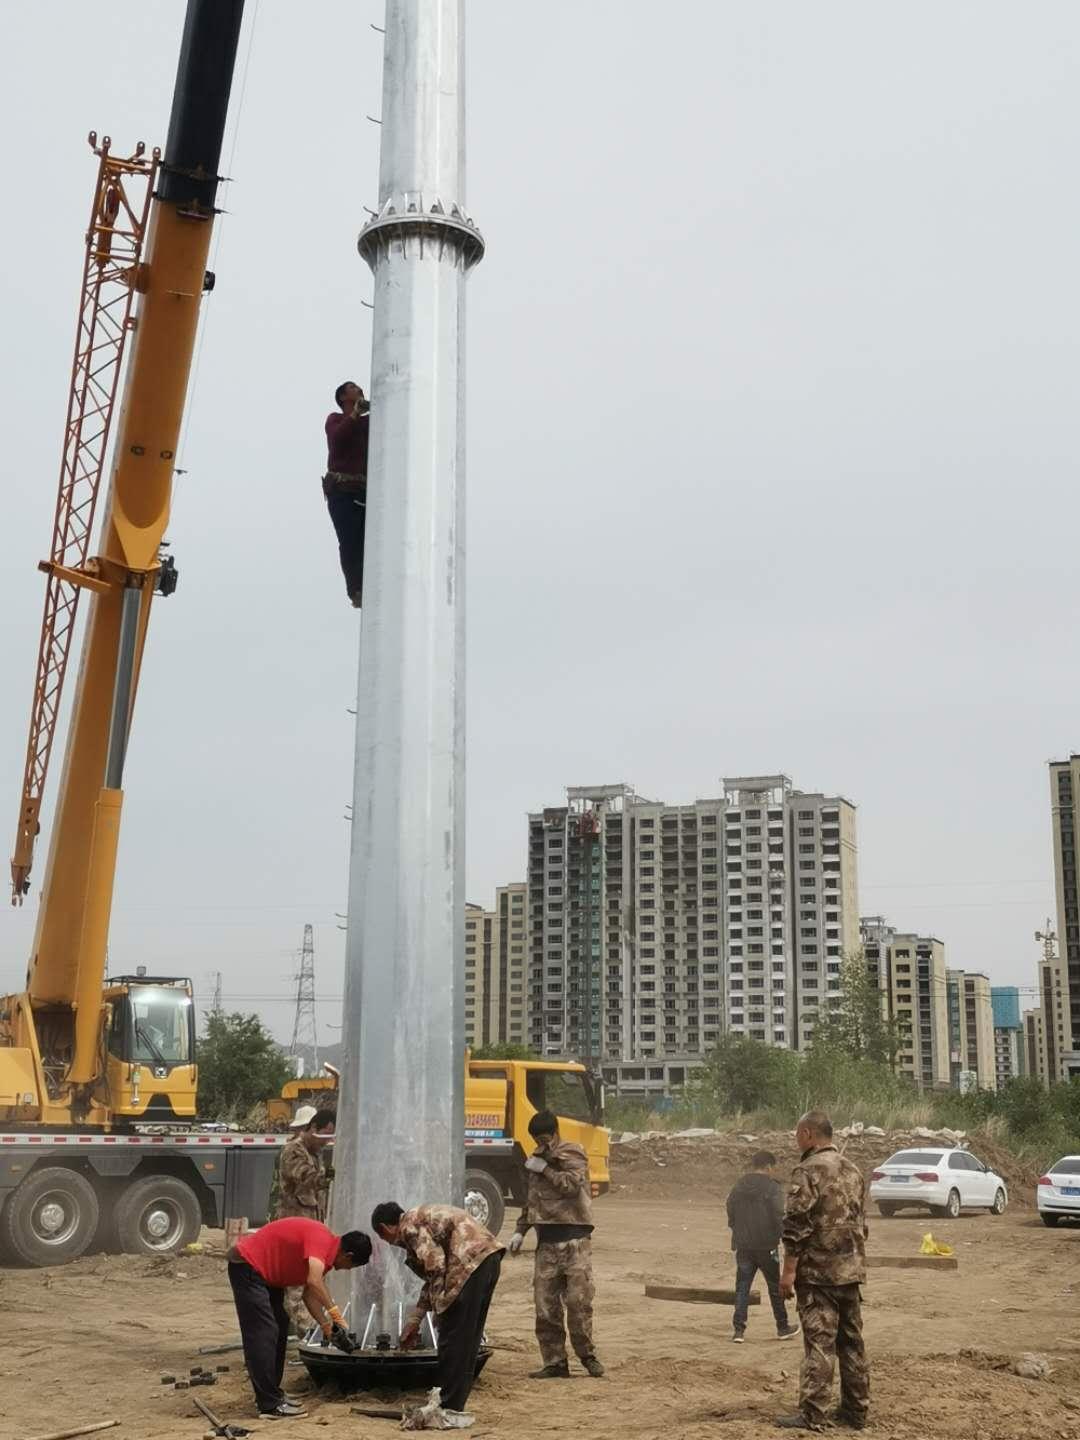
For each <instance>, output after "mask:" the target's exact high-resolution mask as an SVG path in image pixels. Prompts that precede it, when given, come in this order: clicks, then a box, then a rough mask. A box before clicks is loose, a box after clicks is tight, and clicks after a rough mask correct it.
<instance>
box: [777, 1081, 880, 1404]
mask: <svg viewBox="0 0 1080 1440" xmlns="http://www.w3.org/2000/svg"><path fill="white" fill-rule="evenodd" d="M795 1142H796V1144H797V1145H798V1147H799V1151H800V1154H801V1159H800V1161H799V1163H798V1165H796V1167H795V1169H794V1171H793V1172H792V1176H791V1188H790V1189H789V1191H788V1197H787V1204H786V1206H785V1208H784V1226H783V1232H782V1239H783V1242H784V1269H783V1273H782V1274H781V1276H780V1293H781V1295H782V1296H783V1297H784V1298H785V1299H786V1300H790V1299H792V1297H794V1298H795V1299H796V1300H797V1302H798V1307H799V1319H800V1320H801V1321H802V1330H803V1348H804V1353H803V1363H802V1368H801V1370H800V1372H799V1410H798V1413H797V1414H795V1415H786V1416H784V1417H783V1418H782V1419H780V1420H778V1421H777V1424H778V1425H779V1426H781V1428H783V1429H787V1430H821V1429H824V1428H826V1427H827V1426H828V1424H829V1421H830V1420H833V1421H836V1422H837V1423H839V1424H841V1425H847V1426H850V1428H851V1429H853V1430H862V1429H863V1428H864V1426H865V1425H866V1414H867V1410H868V1409H869V1404H870V1371H869V1366H868V1365H867V1360H866V1351H865V1349H864V1348H863V1338H862V1305H861V1297H860V1292H859V1287H860V1285H862V1284H863V1283H864V1282H865V1280H866V1236H867V1228H866V1185H865V1182H864V1180H863V1177H862V1174H861V1172H860V1171H859V1170H858V1169H856V1167H855V1166H854V1165H853V1164H852V1163H851V1161H850V1160H845V1159H844V1157H843V1156H842V1155H841V1154H840V1153H839V1151H838V1150H837V1149H836V1146H835V1145H834V1144H833V1143H832V1124H831V1123H830V1121H829V1117H828V1116H827V1115H825V1114H824V1113H823V1112H822V1111H820V1110H811V1111H810V1112H809V1114H807V1115H804V1116H803V1118H802V1119H801V1120H800V1121H799V1124H798V1127H797V1128H796V1131H795ZM838 1359H839V1361H840V1406H839V1408H838V1409H837V1410H835V1411H834V1412H833V1414H832V1415H831V1416H830V1415H829V1413H828V1410H827V1406H828V1403H829V1395H830V1392H831V1390H832V1382H833V1370H834V1368H835V1364H836V1361H837V1360H838Z"/></svg>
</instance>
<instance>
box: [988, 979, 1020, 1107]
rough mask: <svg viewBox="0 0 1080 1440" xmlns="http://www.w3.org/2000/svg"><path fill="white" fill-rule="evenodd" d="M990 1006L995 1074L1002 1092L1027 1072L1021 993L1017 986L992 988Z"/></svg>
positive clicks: (994, 986)
mask: <svg viewBox="0 0 1080 1440" xmlns="http://www.w3.org/2000/svg"><path fill="white" fill-rule="evenodd" d="M990 1005H991V1009H992V1010H993V1014H994V1071H995V1074H996V1076H997V1088H998V1089H999V1090H1001V1089H1002V1088H1003V1087H1004V1086H1006V1085H1007V1084H1008V1083H1009V1081H1010V1080H1015V1079H1016V1078H1017V1077H1018V1076H1020V1075H1023V1074H1024V1073H1025V1070H1026V1065H1025V1060H1026V1047H1025V1045H1024V1028H1023V1021H1022V1020H1021V1018H1020V991H1019V990H1018V989H1017V987H1016V986H1015V985H993V986H991V988H990Z"/></svg>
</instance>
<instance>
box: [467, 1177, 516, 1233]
mask: <svg viewBox="0 0 1080 1440" xmlns="http://www.w3.org/2000/svg"><path fill="white" fill-rule="evenodd" d="M464 1208H465V1209H466V1210H467V1211H468V1212H469V1214H470V1215H471V1216H472V1218H473V1219H474V1220H475V1221H476V1222H477V1224H479V1225H483V1226H484V1227H485V1228H486V1229H488V1230H490V1231H491V1233H492V1234H493V1235H497V1234H498V1233H499V1231H500V1230H501V1229H502V1223H503V1216H504V1215H505V1214H506V1206H505V1205H504V1203H503V1197H502V1189H501V1188H500V1186H499V1182H498V1181H497V1180H495V1179H493V1178H492V1177H491V1176H490V1175H488V1174H487V1173H486V1172H485V1171H483V1170H466V1171H465V1205H464Z"/></svg>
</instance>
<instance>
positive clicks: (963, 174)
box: [0, 0, 1080, 1040]
mask: <svg viewBox="0 0 1080 1440" xmlns="http://www.w3.org/2000/svg"><path fill="white" fill-rule="evenodd" d="M183 12H184V6H183V4H182V0H110V3H109V4H108V5H106V6H104V7H101V6H89V5H85V4H75V3H59V0H51V3H47V4H38V5H31V6H21V7H18V8H14V9H11V10H10V11H9V12H8V13H7V14H6V16H5V20H6V24H5V45H4V47H3V50H2V52H0V120H2V126H3V131H4V133H6V134H7V135H8V136H9V139H10V140H11V142H12V143H13V144H14V145H15V146H16V149H17V154H18V163H17V164H15V165H9V168H8V179H7V205H6V214H7V223H6V224H5V225H4V226H3V227H2V229H0V250H2V254H3V263H2V265H0V300H2V305H3V316H4V324H3V342H2V343H3V347H4V352H5V384H4V385H3V388H2V391H0V406H2V414H0V419H2V433H3V436H4V455H3V462H2V463H3V484H4V494H5V506H4V522H3V525H2V526H0V673H2V674H3V675H4V677H5V682H4V686H3V703H2V705H0V800H2V802H3V805H4V806H6V810H3V811H0V819H2V818H4V817H5V816H6V818H7V819H8V821H9V822H10V826H11V831H10V836H9V838H7V839H4V838H3V832H2V831H0V841H2V843H3V844H5V845H7V846H9V847H10V842H11V838H13V834H14V822H15V818H16V812H17V803H18V795H19V786H20V782H21V776H22V765H23V750H24V745H25V734H26V724H27V717H28V710H29V702H30V695H31V686H32V678H33V666H34V657H35V653H36V647H37V637H38V625H39V615H40V606H41V596H42V590H43V582H42V577H41V576H40V575H39V574H38V573H37V572H36V569H35V566H36V562H37V561H38V559H39V558H41V557H42V556H44V555H45V554H46V552H47V548H48V537H49V527H50V523H51V517H52V510H53V505H54V501H55V487H56V473H57V468H58V462H59V454H60V445H61V438H62V426H63V417H64V410H65V405H66V386H67V383H68V375H69V367H70V358H71V347H72V341H73V334H74V321H75V302H76V298H77V294H78V282H79V274H80V265H81V254H82V237H83V232H84V230H85V225H86V214H87V210H88V205H89V198H90V187H91V184H92V180H93V174H94V169H93V163H92V159H91V156H90V154H89V150H88V148H87V146H86V142H85V134H86V132H87V131H88V130H89V129H90V128H91V127H95V128H97V129H98V130H99V131H102V132H106V131H107V132H108V133H110V134H111V135H112V136H113V137H114V143H115V148H117V149H125V148H128V147H130V146H131V145H132V144H133V142H134V141H135V140H137V139H140V138H143V139H145V140H146V141H147V142H148V143H160V144H163V143H164V138H165V132H166V127H167V120H168V111H169V102H170V98H171V92H172V82H173V75H174V71H175V65H176V55H177V48H178V41H179V36H180V31H181V27H182V22H183ZM467 12H468V24H469V30H468V85H469V95H468V115H469V142H468V143H469V195H468V203H469V209H470V212H471V213H472V214H473V215H474V216H475V218H476V220H477V223H478V224H479V225H480V226H481V228H482V229H483V231H484V233H485V236H486V238H487V241H488V254H487V258H486V259H485V261H484V263H483V265H481V266H480V268H479V269H478V270H477V271H475V272H474V274H473V276H472V278H471V280H470V282H469V283H470V295H469V396H468V415H469V435H468V491H469V499H468V516H469V531H468V577H469V578H468V587H469V588H468V604H469V642H468V676H469V752H468V754H469V759H468V766H469V769H468V784H469V821H468V836H469V840H468V843H469V850H468V877H469V878H468V894H469V898H470V899H472V900H475V901H477V902H481V903H485V904H490V903H491V900H492V898H493V889H494V886H495V885H496V884H498V883H502V882H505V881H509V880H515V879H523V878H524V874H525V849H526V831H525V816H526V813H527V811H528V810H530V809H537V808H540V807H541V806H543V805H545V804H558V803H560V801H561V799H562V797H563V794H564V789H565V786H566V785H568V784H589V783H595V782H598V781H599V782H610V781H621V780H625V781H627V782H629V783H631V784H633V785H635V786H636V787H638V789H639V790H640V791H641V792H642V793H644V794H646V795H649V796H653V797H661V798H663V799H665V800H668V801H670V802H685V801H689V800H692V799H694V798H695V797H696V796H704V795H711V794H715V793H717V791H718V789H719V785H720V777H721V776H724V775H739V774H748V773H755V774H757V773H762V772H774V771H779V770H782V771H784V772H786V773H787V774H789V775H790V776H791V777H792V779H793V781H794V783H795V784H796V785H797V786H799V787H800V788H802V789H806V790H824V791H826V792H828V793H841V794H844V795H846V796H847V797H848V798H849V799H851V800H853V801H854V802H855V803H856V804H857V805H858V807H859V812H858V822H859V869H860V876H861V882H862V883H861V889H862V909H863V911H864V913H879V912H880V913H884V914H885V915H886V916H887V917H888V918H889V919H890V920H891V921H892V922H894V923H895V924H897V925H898V926H900V927H902V928H910V929H916V930H919V931H922V932H930V933H933V934H935V935H938V936H940V937H941V938H942V939H943V940H944V941H945V942H946V946H947V952H946V953H947V957H948V961H949V963H950V964H951V965H956V966H962V967H965V968H969V969H985V970H987V971H988V972H989V973H990V975H991V977H992V979H993V980H994V982H995V983H1019V984H1021V985H1031V984H1032V983H1033V978H1034V963H1035V959H1036V953H1037V952H1036V947H1035V945H1034V943H1033V939H1032V934H1033V931H1034V929H1035V928H1036V926H1037V925H1039V924H1041V922H1042V921H1043V920H1044V918H1045V917H1046V915H1047V914H1048V913H1049V912H1050V910H1051V909H1052V903H1053V902H1052V895H1053V883H1052V877H1053V871H1052V857H1051V848H1050V835H1049V799H1048V783H1047V775H1046V762H1047V760H1048V759H1050V758H1056V757H1060V756H1063V755H1065V754H1067V753H1068V752H1069V750H1070V748H1071V747H1074V746H1080V669H1078V667H1077V665H1076V664H1075V663H1074V662H1075V656H1076V653H1077V634H1078V626H1077V619H1078V614H1077V611H1078V603H1080V601H1078V591H1077V585H1076V581H1075V572H1076V558H1075V556H1076V543H1075V540H1070V539H1068V538H1067V537H1069V536H1075V534H1076V532H1077V522H1078V519H1080V500H1078V498H1077V495H1078V491H1077V479H1078V475H1077V460H1078V451H1080V443H1078V436H1077V424H1076V385H1077V358H1078V356H1077V350H1078V340H1077V337H1078V335H1080V314H1078V285H1077V279H1076V275H1077V259H1076V256H1077V220H1078V214H1080V203H1078V201H1077V188H1076V168H1077V154H1076V135H1077V129H1078V121H1080V113H1078V111H1080V102H1078V100H1077V87H1076V74H1077V61H1078V59H1080V56H1078V53H1077V52H1078V49H1080V9H1078V8H1077V6H1076V5H1075V4H1073V3H1067V0H1060V3H1057V0H1036V3H1032V4H1027V5H1018V4H1016V3H1011V0H1009V3H1007V0H950V3H948V4H944V5H943V4H941V3H940V0H909V3H906V4H903V5H900V4H895V3H894V4H886V3H882V0H877V3H873V4H868V3H867V0H817V3H815V4H812V5H811V4H806V3H804V0H742V3H729V0H670V3H669V4H668V5H666V6H660V5H657V4H655V3H649V4H646V3H644V0H575V3H571V0H549V3H547V4H545V5H543V6H538V5H528V6H526V5H523V4H513V3H508V0H468V4H467ZM381 17H382V5H381V3H379V0H317V3H311V4H304V5H298V4H295V3H287V0H260V3H259V4H258V5H257V6H256V4H255V0H248V7H247V17H246V21H245V33H244V37H243V40H242V48H241V60H240V66H239V69H238V77H237V83H236V85H235V87H234V91H233V106H232V111H231V124H230V135H229V138H228V140H227V143H226V151H225V164H226V169H227V171H228V173H229V174H230V175H232V176H234V177H235V182H234V183H233V184H232V185H231V186H229V187H228V189H227V192H226V195H225V198H224V202H223V203H224V204H225V205H226V206H227V208H228V211H229V214H228V216H227V217H226V218H225V219H224V221H223V222H222V223H221V224H220V228H219V232H218V237H217V242H216V243H217V245H218V247H219V248H218V250H217V253H216V256H215V259H214V261H213V268H214V269H215V270H216V271H217V276H218V284H217V289H216V291H215V292H214V294H213V295H212V296H211V297H210V298H209V300H208V301H207V303H206V305H205V307H204V322H203V323H204V333H203V340H202V344H201V347H200V360H199V364H198V369H197V373H196V376H195V381H194V387H193V391H192V394H191V401H190V406H189V419H188V425H187V428H186V433H185V437H184V442H183V445H182V449H181V454H180V460H179V463H180V465H181V466H183V467H184V468H185V469H186V471H187V473H186V474H185V475H184V476H182V477H181V478H180V479H179V480H178V482H177V487H176V497H175V506H174V512H173V521H172V525H171V527H170V532H169V538H170V539H171V541H172V543H173V547H174V553H175V555H176V557H177V560H178V564H179V567H180V572H181V580H180V588H179V590H178V592H177V594H176V595H175V596H174V597H173V598H172V599H170V600H168V601H167V602H164V603H161V604H159V605H158V606H156V607H155V611H154V623H153V628H152V634H151V637H150V642H149V647H148V651H147V659H146V663H145V666H144V670H143V681H142V688H141V691H140V695H139V701H138V708H137V712H136V717H135V729H134V734H133V739H132V746H131V750H130V754H129V760H128V766H127V772H126V777H125V783H126V791H127V795H126V801H125V813H124V832H123V840H122V848H121V862H120V872H119V878H118V885H117V892H116V905H115V909H114V923H113V932H112V948H111V954H112V961H113V969H114V970H120V969H121V968H124V969H127V968H131V967H133V966H134V965H136V964H140V963H145V964H148V965H150V966H151V967H152V968H153V969H154V970H157V971H159V972H166V973H167V972H175V973H187V974H190V975H192V977H193V978H194V980H195V982H196V984H197V986H198V987H199V989H200V990H201V991H202V992H204V993H207V992H208V991H209V989H210V987H211V985H212V979H211V972H213V971H216V970H221V971H223V972H224V977H225V979H224V992H225V996H226V998H227V1001H228V1002H229V1003H230V1004H234V1005H235V1006H236V1007H237V1008H246V1009H259V1010H260V1011H261V1012H262V1013H263V1014H264V1016H265V1017H266V1019H267V1020H268V1022H269V1023H270V1024H271V1025H272V1026H273V1027H274V1029H275V1030H276V1032H277V1033H278V1034H280V1035H283V1036H285V1037H286V1038H287V1036H288V1033H289V1030H290V1027H291V1010H290V997H289V988H290V982H289V977H290V974H291V972H292V968H293V965H294V959H293V956H294V953H295V952H296V951H297V950H298V948H299V945H300V941H301V933H302V927H303V925H304V922H305V921H311V922H313V923H314V925H315V927H316V928H315V935H316V947H317V966H318V990H319V994H320V996H324V997H327V999H326V1002H325V1003H323V1004H321V1006H320V1022H321V1025H322V1027H323V1037H324V1039H327V1040H336V1039H337V1038H338V1032H337V1031H335V1030H332V1029H330V1028H329V1026H330V1025H331V1024H332V1023H334V1022H337V1021H338V1020H339V1013H338V1009H339V1007H338V1006H337V1004H336V1003H334V997H337V996H338V995H339V994H340V989H341V966H342V954H343V941H344V936H343V935H342V934H341V932H340V931H339V930H338V929H337V928H336V927H337V923H338V922H337V921H336V920H335V911H343V910H344V908H345V897H346V860H347V821H346V819H345V808H346V804H347V802H348V800H349V796H350V792H351V769H352V717H351V716H350V714H349V713H348V708H349V707H350V706H351V705H352V703H353V696H354V690H355V671H356V653H357V647H356V637H357V621H356V616H355V615H354V613H353V612H352V611H351V610H350V609H349V608H348V606H347V603H346V601H345V599H344V596H343V594H342V583H341V579H340V574H339V571H338V569H337V560H336V551H335V545H334V540H333V535H332V532H331V529H330V525H329V521H328V519H327V517H326V513H325V508H324V505H323V501H322V498H321V493H320V489H319V476H320V474H321V471H322V468H323V466H324V463H325V452H324V449H323V445H322V424H323V420H324V417H325V415H326V413H327V411H328V410H329V409H330V408H332V392H333V389H334V387H335V385H336V384H337V383H338V382H339V381H340V380H341V379H343V378H345V377H346V376H349V375H352V376H355V377H356V378H357V379H359V380H360V381H361V382H362V383H365V384H366V382H367V378H368V370H369V355H370V321H369V312H368V311H366V310H365V309H364V307H363V304H362V302H363V301H364V300H365V299H367V298H369V297H370V293H371V281H370V276H369V274H368V272H367V269H366V267H365V266H364V265H363V263H362V262H361V261H360V259H359V257H358V256H357V253H356V245H355V240H356V233H357V231H358V230H359V228H360V225H361V224H362V223H363V220H364V218H365V215H364V210H363V206H364V205H365V204H372V203H373V201H374V198H375V193H376V180H377V160H378V151H377V147H378V127H377V126H376V125H373V124H371V123H369V121H368V120H366V119H365V115H373V116H378V114H379V110H380V107H381V78H380V76H381V36H379V35H377V34H375V33H374V32H373V31H372V30H371V29H370V28H369V27H370V25H371V24H372V23H375V24H379V23H381ZM249 45H250V50H249ZM249 55H250V63H249V64H248V56H249ZM245 76H246V81H245V83H244V84H243V90H242V93H241V82H242V81H243V80H244V77H245ZM59 762H60V753H59V750H58V752H57V756H56V762H55V764H54V771H53V781H52V784H51V785H50V790H49V800H50V802H51V800H52V798H53V797H54V795H55V788H56V781H57V780H58V778H59V768H60V766H59ZM50 813H51V803H50V806H49V807H48V808H47V810H46V815H45V824H44V833H43V837H42V843H41V845H40V847H39V855H38V865H37V869H36V871H35V878H36V880H37V881H38V882H40V880H41V877H42V875H43V873H44V861H45V851H46V846H47V839H48V829H49V816H50ZM36 907H37V898H36V888H35V894H34V896H33V897H32V898H31V899H30V900H28V902H27V904H26V906H25V907H24V908H23V909H22V910H21V911H12V912H11V913H10V914H9V915H7V916H6V917H5V918H4V919H3V921H2V922H0V986H3V987H4V988H8V987H15V986H18V985H20V984H21V981H22V975H23V971H24V967H25V963H26V959H27V956H28V954H29V950H30V945H31V939H32V933H33V920H34V914H35V910H36ZM1026 999H1027V1003H1031V1001H1030V997H1026Z"/></svg>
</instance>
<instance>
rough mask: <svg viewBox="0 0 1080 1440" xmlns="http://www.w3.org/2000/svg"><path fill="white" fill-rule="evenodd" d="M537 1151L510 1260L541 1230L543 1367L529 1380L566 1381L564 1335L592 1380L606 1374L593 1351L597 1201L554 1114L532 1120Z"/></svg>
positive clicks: (538, 1286) (537, 1292) (537, 1285)
mask: <svg viewBox="0 0 1080 1440" xmlns="http://www.w3.org/2000/svg"><path fill="white" fill-rule="evenodd" d="M529 1134H530V1135H531V1136H532V1138H533V1139H534V1140H535V1141H536V1151H535V1153H534V1154H533V1155H531V1156H530V1157H529V1159H528V1160H526V1161H525V1169H526V1170H527V1171H528V1187H529V1188H528V1197H527V1199H526V1201H525V1206H524V1208H523V1209H522V1212H521V1217H520V1219H519V1220H518V1223H517V1227H516V1229H515V1231H514V1234H513V1237H512V1238H511V1240H510V1254H511V1255H516V1254H517V1253H518V1251H519V1250H520V1249H521V1246H522V1243H523V1242H524V1239H525V1236H526V1234H527V1233H528V1231H529V1228H530V1227H531V1226H535V1227H536V1241H537V1243H536V1265H535V1269H534V1270H533V1299H534V1302H535V1305H536V1338H537V1340H538V1341H539V1342H540V1358H541V1360H542V1361H543V1365H542V1368H541V1369H539V1370H533V1371H531V1372H530V1376H529V1378H530V1379H531V1380H561V1379H568V1378H569V1375H570V1365H569V1361H568V1360H567V1356H566V1332H567V1329H569V1331H570V1343H571V1345H572V1346H573V1347H574V1353H575V1354H576V1355H577V1357H578V1359H579V1360H580V1361H581V1363H582V1365H584V1367H585V1369H586V1370H587V1371H588V1372H589V1374H590V1375H595V1376H600V1375H603V1373H604V1367H603V1365H601V1363H600V1361H599V1360H598V1359H597V1358H596V1350H595V1348H594V1346H593V1295H594V1293H595V1290H594V1287H593V1276H592V1232H593V1223H592V1200H591V1194H590V1192H591V1186H590V1183H589V1160H588V1156H587V1155H586V1154H585V1151H584V1150H583V1149H582V1148H581V1146H580V1145H575V1144H573V1143H572V1142H571V1141H569V1140H561V1139H560V1138H559V1124H558V1121H557V1120H556V1118H555V1116H554V1115H553V1114H552V1113H551V1111H550V1110H541V1111H539V1112H538V1113H537V1114H536V1115H534V1116H533V1117H532V1119H531V1120H530V1121H529Z"/></svg>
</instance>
